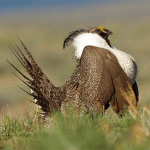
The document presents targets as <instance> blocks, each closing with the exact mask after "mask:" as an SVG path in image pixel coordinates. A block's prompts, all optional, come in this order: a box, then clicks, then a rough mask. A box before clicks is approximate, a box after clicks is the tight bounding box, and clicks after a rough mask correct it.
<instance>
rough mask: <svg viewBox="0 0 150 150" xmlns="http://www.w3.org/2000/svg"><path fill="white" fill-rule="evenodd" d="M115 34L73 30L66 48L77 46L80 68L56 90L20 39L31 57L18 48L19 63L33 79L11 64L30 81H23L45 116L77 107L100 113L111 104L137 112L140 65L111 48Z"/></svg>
mask: <svg viewBox="0 0 150 150" xmlns="http://www.w3.org/2000/svg"><path fill="white" fill-rule="evenodd" d="M111 34H112V32H111V31H109V30H107V29H105V28H103V27H101V26H98V27H91V28H89V29H87V30H86V29H79V30H77V31H73V32H71V33H70V35H69V36H68V37H67V38H66V39H65V41H64V44H63V48H65V47H66V46H67V45H68V44H69V43H72V46H74V47H75V53H74V56H75V59H76V61H77V65H76V69H75V71H74V72H73V74H72V76H71V77H70V78H69V79H68V80H67V81H66V82H65V84H64V85H62V86H61V87H55V86H54V85H53V84H52V83H51V81H50V80H49V79H48V78H47V77H46V76H45V74H44V73H43V72H42V70H41V69H40V68H39V66H38V65H37V63H36V62H35V60H34V59H33V57H32V55H31V54H30V53H29V51H28V50H27V48H26V46H25V45H24V43H23V42H22V41H21V40H20V39H19V40H20V42H21V44H22V46H23V48H24V50H25V53H26V55H27V57H26V56H25V55H24V54H23V53H22V51H21V50H20V49H19V47H18V46H16V48H17V49H18V50H16V49H15V48H14V47H13V46H12V45H10V46H9V47H10V49H11V50H12V51H13V53H14V54H15V56H16V57H17V59H18V60H19V62H20V63H21V64H22V66H23V67H24V68H25V69H26V71H27V73H28V74H29V75H30V76H31V78H32V79H29V78H27V77H26V76H25V75H24V74H23V73H21V72H20V71H19V70H18V69H17V68H16V67H15V66H13V65H12V64H11V63H10V62H9V63H10V64H11V65H12V66H13V67H14V68H15V69H16V70H17V71H18V72H19V73H20V74H21V75H22V76H23V77H24V78H25V79H26V80H27V82H25V81H23V80H22V79H21V80H22V81H23V82H24V83H25V84H26V85H27V86H29V87H30V88H31V93H28V94H29V95H31V96H32V97H33V98H34V100H35V103H36V104H37V105H39V106H40V108H41V109H42V110H43V111H44V113H45V115H46V114H49V113H51V112H52V110H53V108H54V109H57V110H63V109H64V106H68V107H69V106H71V105H73V106H74V108H75V109H76V110H79V111H80V110H81V109H80V108H81V106H83V110H84V111H85V112H86V113H88V112H92V113H93V112H95V113H99V112H100V110H101V109H102V110H103V112H105V110H107V108H108V107H109V106H110V105H111V107H112V109H113V111H115V112H116V113H117V114H121V113H122V112H123V111H124V105H126V106H127V107H128V108H129V109H130V110H131V111H132V112H136V107H137V102H138V96H139V94H138V88H137V84H136V76H137V65H136V62H135V60H134V59H133V57H131V56H130V55H129V54H127V53H124V52H122V51H120V50H118V49H116V48H114V47H112V46H111V44H110V41H109V40H108V36H109V35H111Z"/></svg>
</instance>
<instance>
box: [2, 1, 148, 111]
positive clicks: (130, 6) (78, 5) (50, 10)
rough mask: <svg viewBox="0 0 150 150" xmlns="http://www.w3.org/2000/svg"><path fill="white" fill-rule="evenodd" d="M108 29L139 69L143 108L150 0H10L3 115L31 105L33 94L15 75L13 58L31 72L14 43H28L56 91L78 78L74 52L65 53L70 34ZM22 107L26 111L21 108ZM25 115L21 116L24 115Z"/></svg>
mask: <svg viewBox="0 0 150 150" xmlns="http://www.w3.org/2000/svg"><path fill="white" fill-rule="evenodd" d="M99 25H100V26H103V27H105V28H107V29H109V30H111V31H112V32H113V35H112V36H110V37H109V39H110V41H111V44H112V45H113V46H114V47H116V48H118V49H120V50H122V51H125V52H127V53H129V54H131V55H132V56H133V57H134V58H135V60H136V62H137V65H138V77H137V84H138V87H139V91H140V104H141V105H148V104H149V101H150V84H149V83H150V30H149V27H150V1H149V0H139V1H138V0H130V1H128V0H124V1H119V0H107V1H102V0H92V1H90V0H76V1H70V0H63V1H61V0H55V1H51V0H26V1H20V0H5V1H3V2H1V4H0V111H1V110H2V108H3V109H5V108H7V105H9V106H10V107H11V108H12V109H14V110H15V111H16V110H18V105H23V106H24V105H28V102H27V100H25V97H26V98H29V96H28V95H27V94H26V93H25V92H23V91H22V90H20V89H19V88H18V87H17V85H18V86H20V87H22V88H24V89H26V90H27V91H30V90H29V89H28V88H27V87H26V86H25V85H24V84H23V83H22V82H21V81H20V80H19V79H18V78H17V77H16V76H14V75H13V74H12V72H14V73H16V74H17V75H19V74H18V73H17V72H16V71H15V70H14V69H13V68H12V67H11V66H10V65H9V64H8V63H7V61H6V59H8V60H9V61H10V62H11V63H12V64H13V65H15V66H16V67H17V68H18V69H19V70H21V71H22V72H23V73H25V70H24V69H23V67H22V66H21V65H20V64H19V62H18V61H17V59H16V58H15V56H14V55H13V54H12V52H11V51H10V50H9V48H8V41H9V42H11V43H12V44H14V43H16V44H17V45H19V46H20V47H21V45H20V43H19V41H18V39H17V36H18V37H19V38H20V39H22V40H23V42H24V43H25V45H26V46H27V48H28V50H29V51H30V52H31V54H32V55H33V57H34V59H35V60H36V62H37V63H38V65H39V66H40V67H41V69H42V70H43V72H44V73H45V74H46V75H47V77H48V78H49V79H50V80H51V81H52V83H53V84H54V85H55V86H61V85H62V84H63V83H64V82H65V81H66V80H67V79H68V78H69V77H70V76H71V75H72V73H73V71H74V69H75V66H76V62H75V60H74V59H73V58H72V57H73V52H74V49H73V48H72V47H71V46H69V47H67V48H66V49H65V50H63V47H62V45H63V41H64V39H65V38H66V37H67V36H68V34H69V32H71V31H74V30H76V29H78V28H88V27H90V26H99ZM19 108H20V107H19ZM18 113H19V112H18Z"/></svg>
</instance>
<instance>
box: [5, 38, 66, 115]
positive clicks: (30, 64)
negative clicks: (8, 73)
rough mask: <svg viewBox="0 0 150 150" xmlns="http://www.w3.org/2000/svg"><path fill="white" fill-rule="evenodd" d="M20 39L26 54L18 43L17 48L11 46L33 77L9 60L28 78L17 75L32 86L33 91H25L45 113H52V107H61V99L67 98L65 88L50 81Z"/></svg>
mask: <svg viewBox="0 0 150 150" xmlns="http://www.w3.org/2000/svg"><path fill="white" fill-rule="evenodd" d="M18 39H19V38H18ZM19 41H20V42H21V44H22V46H23V48H24V51H25V53H26V56H25V55H24V54H23V52H22V51H21V49H20V48H19V47H18V46H17V45H16V48H17V49H16V48H15V47H14V46H13V45H12V44H11V43H9V48H10V50H11V51H12V52H13V54H14V55H15V56H16V58H17V59H18V61H19V62H20V63H21V64H22V66H23V67H24V68H25V70H26V71H27V73H28V74H29V75H30V76H31V78H32V79H29V78H28V77H26V76H25V75H24V74H23V73H22V72H21V71H19V70H18V69H17V68H16V67H15V66H14V65H13V64H11V63H10V62H9V61H8V60H7V61H8V62H9V63H10V64H11V65H12V67H13V68H15V69H16V70H17V71H18V72H19V73H20V74H21V75H22V77H23V78H24V79H26V80H27V82H25V81H24V80H22V79H21V78H19V77H18V76H17V77H18V78H19V79H20V80H21V81H22V82H23V83H25V84H26V85H27V86H28V87H29V88H31V93H29V92H27V91H25V90H24V91H25V92H26V93H28V94H29V95H31V96H32V97H33V98H34V100H35V103H36V104H38V105H39V106H40V107H41V109H42V110H43V111H44V112H45V114H47V113H51V111H52V109H60V107H61V101H62V100H63V99H65V95H66V94H65V92H66V91H65V88H59V87H55V86H54V85H53V84H52V83H51V82H50V80H49V79H48V78H47V77H46V75H45V74H44V73H43V72H42V70H41V69H40V68H39V66H38V65H37V63H36V62H35V60H34V59H33V57H32V55H31V54H30V52H29V51H28V49H27V48H26V46H25V45H24V43H23V42H22V41H21V40H20V39H19ZM22 90H23V89H22Z"/></svg>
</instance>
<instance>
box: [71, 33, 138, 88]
mask: <svg viewBox="0 0 150 150" xmlns="http://www.w3.org/2000/svg"><path fill="white" fill-rule="evenodd" d="M72 46H73V47H74V48H75V57H76V58H77V59H79V58H81V55H82V52H83V49H84V47H85V46H96V47H100V48H105V49H107V50H110V51H111V52H112V53H113V54H114V55H115V56H116V58H117V60H118V62H119V64H120V66H121V67H122V69H123V70H124V72H125V73H126V75H127V76H128V78H129V80H130V82H131V85H133V83H134V82H135V79H136V76H137V65H136V62H135V60H134V59H133V57H132V56H130V55H129V54H127V53H124V52H122V51H120V50H118V49H116V48H114V47H113V48H111V47H110V46H109V45H108V44H107V42H106V41H105V40H104V39H103V38H102V37H100V36H99V35H97V34H96V33H94V34H93V33H82V34H80V35H78V36H76V37H75V38H74V40H73V43H72Z"/></svg>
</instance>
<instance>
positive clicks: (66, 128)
mask: <svg viewBox="0 0 150 150" xmlns="http://www.w3.org/2000/svg"><path fill="white" fill-rule="evenodd" d="M20 106H21V105H20ZM28 106H30V107H29V108H28V109H27V111H26V112H25V113H24V114H23V113H22V112H21V113H20V114H19V115H20V117H19V118H18V119H13V118H12V116H11V113H10V107H9V106H8V110H7V112H4V111H3V115H2V117H1V119H0V128H1V130H0V148H1V149H5V150H7V149H9V150H10V149H12V150H25V149H27V150H30V149H31V150H32V149H34V150H41V149H44V150H48V149H54V150H60V149H61V150H83V149H86V150H88V149H92V150H93V149H95V150H98V149H106V150H114V149H115V150H119V149H124V150H128V149H130V150H135V149H136V150H144V149H149V148H150V144H149V136H150V126H149V125H150V122H149V119H150V113H149V112H150V108H148V107H143V108H141V107H140V109H139V112H138V115H137V116H136V119H133V117H132V115H131V114H130V113H129V112H128V111H126V112H125V113H124V116H123V117H122V118H118V117H117V116H115V115H114V114H113V113H111V110H110V109H109V111H108V112H107V113H106V115H105V116H103V115H102V114H101V113H100V114H99V115H93V117H92V114H90V113H89V114H86V115H85V114H82V113H79V112H76V111H72V110H68V109H66V110H65V111H64V113H61V112H60V111H54V112H53V114H52V115H51V117H50V118H49V119H48V120H47V122H45V123H44V124H39V123H38V118H37V112H38V109H37V108H38V107H37V108H36V106H35V105H34V104H30V105H28ZM18 108H20V107H18Z"/></svg>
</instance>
